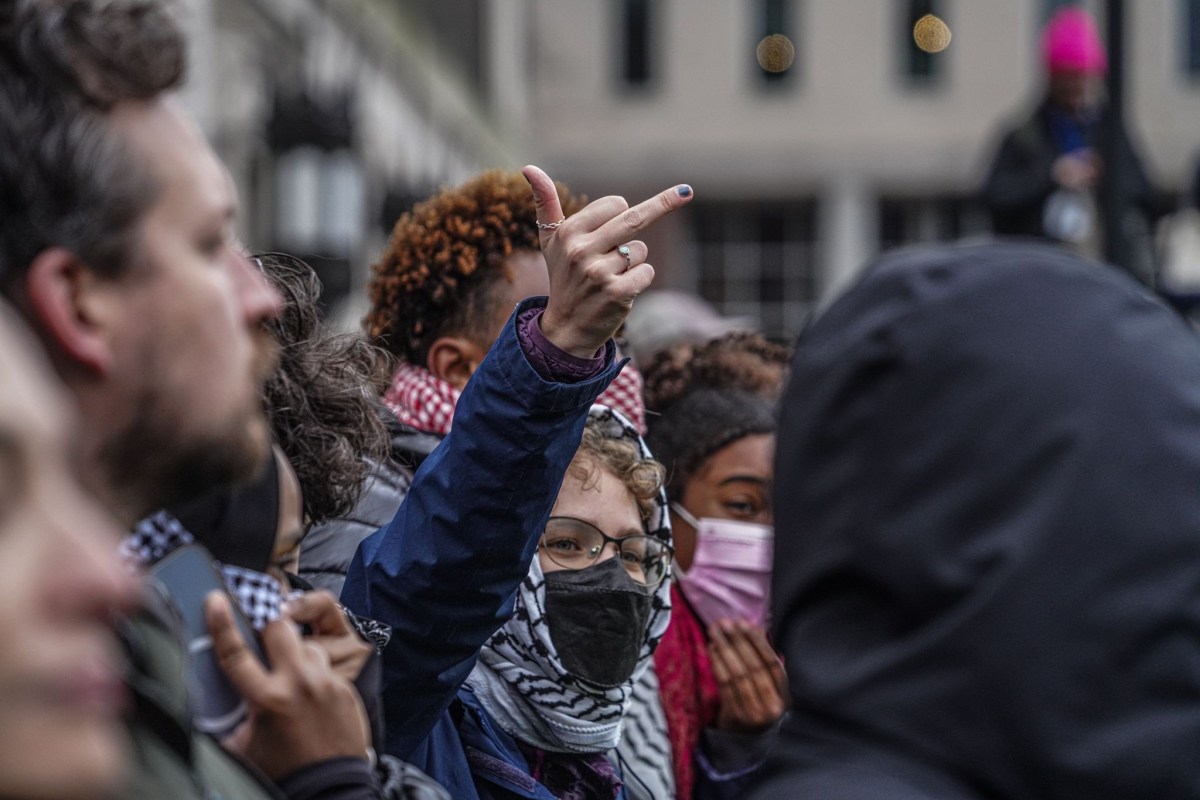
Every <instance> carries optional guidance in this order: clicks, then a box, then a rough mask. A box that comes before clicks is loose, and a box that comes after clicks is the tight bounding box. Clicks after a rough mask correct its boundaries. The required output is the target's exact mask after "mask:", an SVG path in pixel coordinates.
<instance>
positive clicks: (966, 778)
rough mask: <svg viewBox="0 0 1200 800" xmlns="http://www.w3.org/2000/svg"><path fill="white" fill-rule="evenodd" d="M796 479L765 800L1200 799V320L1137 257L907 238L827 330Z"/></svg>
mask: <svg viewBox="0 0 1200 800" xmlns="http://www.w3.org/2000/svg"><path fill="white" fill-rule="evenodd" d="M775 476H776V486H777V487H779V488H778V491H777V492H776V503H775V508H776V512H775V523H776V525H777V527H778V529H779V531H780V536H779V537H778V538H777V540H776V550H775V574H774V584H773V589H772V591H773V603H772V608H773V614H774V624H773V631H774V634H775V641H776V644H777V645H778V646H779V647H780V649H781V651H782V653H783V655H784V657H785V659H786V664H787V671H788V676H789V685H790V690H791V695H792V698H793V702H792V713H791V716H790V717H789V719H788V720H787V721H785V723H784V725H783V730H782V739H781V742H780V746H779V748H778V749H777V751H776V755H775V757H774V758H773V759H772V761H771V762H770V764H769V775H768V778H767V779H766V780H765V781H763V782H761V783H760V784H758V785H757V786H756V787H755V790H754V791H753V792H751V793H750V795H749V796H751V797H754V798H756V799H759V800H761V799H765V798H795V797H821V798H825V799H826V800H849V799H850V798H855V799H857V798H876V797H888V798H901V799H908V798H913V799H914V800H915V798H922V800H928V799H929V798H939V799H942V800H968V799H970V800H983V799H984V798H989V799H990V800H997V799H1003V800H1018V799H1021V800H1025V799H1026V798H1040V799H1042V800H1046V799H1050V800H1068V799H1069V800H1076V799H1078V800H1083V798H1088V800H1103V799H1104V798H1114V799H1115V798H1130V797H1155V798H1192V797H1197V796H1200V761H1197V760H1196V758H1195V757H1194V756H1195V753H1196V752H1197V751H1198V750H1200V494H1198V493H1197V490H1196V487H1197V486H1200V341H1198V340H1197V338H1196V336H1195V334H1194V332H1193V331H1192V330H1191V329H1189V327H1188V326H1187V324H1186V323H1185V322H1184V321H1183V320H1181V319H1180V318H1179V317H1178V316H1177V315H1176V314H1174V313H1173V312H1171V311H1169V310H1168V309H1167V308H1165V307H1164V306H1162V305H1161V304H1160V303H1159V302H1158V301H1157V300H1155V299H1154V298H1153V297H1151V296H1150V295H1149V294H1148V293H1147V292H1146V291H1145V290H1143V289H1141V287H1139V286H1137V285H1136V284H1135V283H1134V282H1133V281H1132V280H1130V279H1129V277H1128V276H1126V275H1123V274H1121V273H1120V272H1118V271H1116V270H1101V269H1097V268H1096V267H1095V265H1094V264H1092V263H1090V262H1087V261H1085V260H1083V259H1080V258H1078V257H1076V256H1074V255H1071V254H1069V253H1065V252H1062V251H1061V250H1057V249H1053V248H1048V247H1044V246H1039V245H1034V244H996V243H987V244H978V245H970V246H966V245H959V246H951V247H944V248H938V249H924V250H910V251H904V252H900V253H896V254H894V255H892V256H889V257H886V258H884V259H883V260H882V261H880V262H879V263H878V264H877V265H876V266H875V267H874V268H873V269H872V270H870V271H869V272H868V273H867V275H866V276H865V277H864V278H863V279H862V280H861V281H860V282H859V283H858V285H857V286H855V287H854V288H853V289H851V290H850V291H849V292H848V293H847V294H846V295H844V296H843V297H842V298H840V299H839V300H838V301H837V302H836V303H834V304H833V305H832V306H831V307H830V308H829V309H828V310H826V311H825V312H824V313H823V314H822V315H820V316H819V317H818V318H817V319H816V320H815V321H814V322H813V323H812V324H811V325H810V326H809V327H808V329H807V330H806V331H805V332H804V333H803V334H802V335H801V337H800V340H799V343H798V345H797V351H796V357H795V359H794V360H793V362H792V379H791V384H790V386H789V388H788V390H787V392H786V394H785V397H784V403H783V418H782V421H781V423H780V431H779V441H778V449H777V455H776V470H775Z"/></svg>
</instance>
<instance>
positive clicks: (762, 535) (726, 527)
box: [671, 503, 775, 627]
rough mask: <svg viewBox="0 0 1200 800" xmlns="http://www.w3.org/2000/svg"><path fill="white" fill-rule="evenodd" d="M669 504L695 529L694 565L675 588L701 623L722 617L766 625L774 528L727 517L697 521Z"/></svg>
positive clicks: (675, 505) (679, 506) (706, 623)
mask: <svg viewBox="0 0 1200 800" xmlns="http://www.w3.org/2000/svg"><path fill="white" fill-rule="evenodd" d="M671 508H673V509H674V510H675V513H676V514H678V515H679V516H680V517H682V518H683V520H684V521H685V522H687V523H688V524H690V525H691V526H692V527H694V528H695V529H696V552H695V555H694V556H693V557H692V566H691V568H690V569H688V571H687V572H686V573H683V574H680V575H679V588H680V590H682V591H683V594H684V597H686V598H687V600H688V603H689V604H691V606H692V608H693V610H695V612H696V614H697V616H699V617H700V619H701V621H702V622H704V624H705V625H711V624H712V623H714V622H717V621H718V620H722V619H730V620H745V621H746V622H750V623H753V624H754V625H758V626H760V627H761V626H764V625H765V624H766V620H767V610H768V604H769V600H770V594H771V558H772V556H773V555H774V551H775V529H774V528H772V527H771V526H770V525H756V524H754V523H752V522H736V521H734V520H731V519H713V518H712V517H703V518H701V519H696V518H695V517H693V516H692V515H691V514H690V513H688V511H687V509H685V508H684V507H683V506H681V505H679V504H678V503H672V504H671Z"/></svg>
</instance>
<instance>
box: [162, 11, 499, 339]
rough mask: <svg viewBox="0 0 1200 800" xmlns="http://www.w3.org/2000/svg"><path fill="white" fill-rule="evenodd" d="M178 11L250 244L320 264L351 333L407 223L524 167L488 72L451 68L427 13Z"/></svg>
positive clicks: (200, 98) (194, 96)
mask: <svg viewBox="0 0 1200 800" xmlns="http://www.w3.org/2000/svg"><path fill="white" fill-rule="evenodd" d="M182 5H183V7H184V8H183V16H184V21H185V25H186V26H187V28H188V33H189V37H190V42H191V51H190V54H189V55H190V75H189V80H188V86H187V89H186V91H185V95H184V100H185V102H186V103H187V104H188V105H189V106H190V107H191V108H192V110H193V111H194V112H195V114H196V116H197V117H198V119H199V120H200V122H201V125H202V126H203V127H204V128H205V131H206V133H207V134H208V135H209V137H210V139H211V140H212V141H213V143H214V145H215V147H216V149H217V150H218V152H219V153H220V155H221V157H222V158H223V159H224V161H225V163H226V164H227V165H228V166H229V168H230V171H231V172H232V174H233V178H234V181H235V182H236V184H237V186H238V193H239V197H240V199H241V204H242V209H241V213H240V214H239V222H240V227H241V231H240V233H241V235H242V237H243V239H244V241H245V242H246V243H247V245H248V246H249V247H251V248H252V249H255V250H272V249H275V250H282V251H286V252H290V253H295V254H298V255H302V256H304V257H305V258H307V259H308V260H309V261H310V262H311V263H313V264H314V266H315V267H316V268H317V270H318V272H319V273H320V275H321V278H322V281H323V283H324V284H325V295H326V300H327V302H328V304H329V306H330V308H331V310H332V311H333V312H334V313H335V314H336V315H337V317H338V318H339V321H340V322H341V323H342V324H343V325H345V326H347V327H354V326H357V324H358V320H359V319H361V317H362V314H363V312H364V310H365V295H364V291H363V287H364V286H365V283H366V280H367V275H368V270H369V264H370V263H371V261H372V260H373V259H374V258H375V257H376V256H377V255H378V253H379V251H380V250H381V249H382V247H383V245H384V243H385V241H386V236H387V232H388V231H389V230H390V228H391V225H392V224H393V223H394V222H395V219H396V218H397V217H398V216H399V214H400V211H401V210H403V209H404V208H407V207H408V206H409V205H411V204H412V202H413V201H415V200H416V199H419V198H420V197H422V196H425V195H427V194H428V193H430V192H431V191H433V190H435V189H436V188H437V187H438V186H440V185H444V184H447V183H455V182H459V181H462V180H465V179H466V178H468V177H470V176H471V175H472V174H474V173H476V172H478V171H479V170H481V169H484V168H486V167H488V166H491V165H496V164H510V163H512V162H513V161H514V160H515V156H514V154H513V148H512V147H511V145H510V144H509V142H508V141H507V140H506V139H505V137H504V136H503V135H501V134H500V133H499V132H498V128H497V126H496V125H495V124H494V122H493V119H492V115H491V114H490V113H489V112H488V111H487V110H486V108H485V107H484V106H483V104H482V102H481V93H480V91H479V89H478V75H477V72H478V70H476V71H475V73H472V71H471V69H470V64H469V62H464V61H463V60H461V59H458V58H454V57H448V55H447V52H448V51H447V50H446V49H445V48H443V47H441V42H442V40H441V39H440V38H439V37H438V36H437V35H436V27H435V24H436V23H437V22H438V20H436V19H431V18H430V17H429V16H428V15H426V14H424V13H422V9H421V8H420V7H419V6H418V5H415V4H413V5H409V6H406V5H405V4H403V3H395V2H391V0H337V1H336V2H322V1H321V0H186V2H184V3H183V4H182ZM469 6H471V4H470V3H466V4H464V8H466V7H469ZM478 49H479V48H476V50H478ZM449 52H450V53H454V52H457V51H453V50H452V51H449Z"/></svg>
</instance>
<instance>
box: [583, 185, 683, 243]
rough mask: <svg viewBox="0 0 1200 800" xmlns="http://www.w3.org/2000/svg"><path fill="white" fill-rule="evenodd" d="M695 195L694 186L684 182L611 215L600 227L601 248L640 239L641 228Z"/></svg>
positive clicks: (598, 236)
mask: <svg viewBox="0 0 1200 800" xmlns="http://www.w3.org/2000/svg"><path fill="white" fill-rule="evenodd" d="M692 196H693V192H692V187H690V186H688V185H687V184H680V185H679V186H674V187H672V188H670V189H666V190H665V191H662V192H659V193H658V194H656V195H655V196H654V197H651V198H650V199H649V200H644V201H643V202H641V203H638V204H637V205H636V206H634V207H633V208H630V209H628V210H627V211H625V212H624V213H622V214H620V215H618V216H616V217H614V218H612V219H610V220H609V221H608V222H606V223H605V224H604V225H603V227H601V228H600V229H599V230H597V231H596V234H595V236H596V238H597V240H598V241H597V244H598V246H599V247H600V248H601V249H609V248H612V247H616V246H617V245H619V244H621V243H622V242H627V241H629V240H630V239H636V238H637V233H638V232H639V231H642V230H645V229H646V228H648V227H650V226H651V225H653V224H654V223H656V222H658V221H659V220H660V219H662V218H663V217H665V216H666V215H667V214H670V213H671V212H672V211H675V210H676V209H678V208H682V207H683V206H684V205H686V204H687V203H689V202H690V201H691V199H692Z"/></svg>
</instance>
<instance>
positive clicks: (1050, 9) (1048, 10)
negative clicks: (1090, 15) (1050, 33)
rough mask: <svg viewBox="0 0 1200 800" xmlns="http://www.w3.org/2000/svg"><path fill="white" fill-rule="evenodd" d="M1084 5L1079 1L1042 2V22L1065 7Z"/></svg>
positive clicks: (1044, 0)
mask: <svg viewBox="0 0 1200 800" xmlns="http://www.w3.org/2000/svg"><path fill="white" fill-rule="evenodd" d="M1081 5H1084V4H1083V3H1082V2H1081V0H1042V22H1043V23H1044V22H1046V21H1047V20H1049V19H1050V18H1051V17H1053V16H1054V12H1055V11H1058V10H1059V9H1060V8H1066V7H1067V6H1081Z"/></svg>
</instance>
